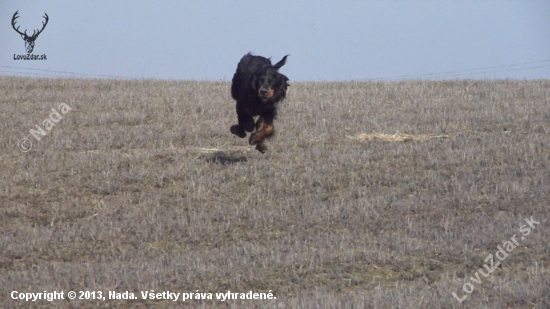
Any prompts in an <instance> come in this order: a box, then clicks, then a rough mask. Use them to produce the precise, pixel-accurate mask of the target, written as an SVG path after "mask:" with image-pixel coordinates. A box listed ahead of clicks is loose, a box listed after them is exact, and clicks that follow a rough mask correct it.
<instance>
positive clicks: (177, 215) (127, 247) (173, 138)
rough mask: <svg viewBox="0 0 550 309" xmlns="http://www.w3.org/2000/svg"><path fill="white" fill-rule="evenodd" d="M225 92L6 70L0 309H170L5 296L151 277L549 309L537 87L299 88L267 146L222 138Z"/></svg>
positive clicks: (547, 91)
mask: <svg viewBox="0 0 550 309" xmlns="http://www.w3.org/2000/svg"><path fill="white" fill-rule="evenodd" d="M229 88H230V84H229V83H224V82H175V81H173V82H172V81H147V80H143V81H120V80H69V79H59V80H56V79H30V78H7V77H4V78H0V91H1V92H0V93H2V98H1V100H2V101H1V102H0V112H1V115H2V116H1V117H2V119H1V121H0V126H1V134H0V139H1V140H0V149H1V155H0V165H1V167H2V171H3V177H2V180H0V199H1V201H2V202H1V205H2V206H1V207H0V236H1V238H0V295H2V297H1V298H0V303H1V307H2V308H19V307H25V308H92V307H94V308H95V307H98V306H99V307H105V308H115V307H116V308H148V307H157V308H168V307H179V306H180V305H181V303H172V302H169V301H152V300H147V301H144V300H136V301H124V300H107V301H105V302H103V301H93V300H87V301H86V300H82V301H55V302H45V301H42V302H33V303H26V302H22V301H15V300H12V299H11V298H10V293H11V291H14V290H16V291H21V292H41V291H44V290H46V291H52V290H58V291H59V290H64V291H69V290H76V291H80V290H88V291H93V290H95V291H103V292H104V293H107V291H109V290H116V291H119V292H124V291H130V292H135V293H139V291H146V290H153V289H154V290H155V291H157V292H158V291H168V290H169V291H171V292H193V291H196V290H200V291H201V292H225V291H227V290H231V291H238V292H247V291H250V290H253V291H257V292H267V291H269V290H273V291H274V293H275V295H276V297H277V300H272V301H266V300H256V301H238V300H232V301H226V302H220V301H213V300H204V301H199V300H195V301H190V302H191V304H188V305H191V306H192V307H201V308H210V307H230V308H243V307H261V308H264V307H265V308H321V307H323V308H463V307H465V308H549V307H550V271H549V269H548V263H549V262H550V249H549V247H550V246H549V245H550V222H548V217H549V214H550V208H549V205H548V201H550V190H548V188H549V186H550V166H549V162H550V136H549V133H550V81H442V82H423V81H410V82H399V83H385V82H349V83H320V82H315V83H293V84H292V85H291V88H290V93H289V96H288V99H287V101H285V103H284V104H283V105H282V106H281V108H280V117H279V120H278V121H276V122H275V126H276V129H277V130H278V132H277V136H276V137H275V138H273V139H272V140H270V141H269V142H268V147H269V151H268V153H267V154H265V155H262V154H260V153H259V152H257V151H255V150H253V147H252V146H248V143H247V141H246V140H244V139H239V138H237V137H235V136H233V135H232V134H230V133H229V127H230V125H232V124H234V123H235V122H236V114H235V111H234V103H233V101H232V100H231V98H230V94H229ZM61 102H65V103H67V105H68V106H70V107H71V108H72V110H71V111H70V112H69V113H67V114H65V115H63V119H62V120H60V121H59V123H57V124H56V125H55V127H53V129H52V130H51V132H49V133H48V134H47V136H45V137H43V138H42V140H40V141H36V140H34V138H33V137H30V140H31V141H32V143H33V146H32V149H31V150H30V151H29V152H27V153H22V152H21V151H19V150H18V148H17V143H18V140H19V139H20V138H22V137H24V136H26V135H28V132H29V130H30V129H31V128H33V127H34V126H35V124H41V123H42V121H43V120H44V119H46V118H47V117H48V116H49V114H50V113H51V108H57V107H58V105H59V103H61ZM396 132H397V133H396ZM407 141H411V142H407ZM531 216H533V218H534V219H536V220H537V221H540V222H541V223H540V225H539V227H537V229H536V230H534V231H533V232H532V233H531V234H530V235H528V236H527V237H526V238H525V239H524V240H521V241H520V246H519V247H518V248H515V249H514V251H513V252H512V253H510V255H509V257H508V258H507V259H506V260H505V261H503V262H502V265H501V266H500V267H498V269H497V270H495V271H494V273H493V274H492V275H490V276H489V277H488V278H484V277H481V279H482V282H481V283H479V284H477V283H473V286H474V288H475V290H474V292H473V293H472V294H470V295H469V297H468V299H466V300H465V301H464V303H462V304H460V303H459V302H458V301H456V300H455V299H454V297H453V296H452V295H451V293H452V292H456V293H457V294H458V295H459V296H461V295H464V292H463V291H462V285H463V284H464V283H466V282H472V281H471V280H470V279H469V278H470V277H472V276H474V277H475V273H476V271H477V270H478V269H480V268H482V267H483V264H485V262H484V259H485V258H486V257H487V256H488V255H489V254H490V253H493V254H494V253H495V252H496V251H497V246H498V245H500V244H502V242H503V241H505V240H507V239H509V238H510V237H512V235H514V234H517V235H519V234H520V233H519V227H520V225H522V224H525V223H524V221H523V219H524V218H525V217H531ZM136 295H137V296H139V297H141V296H140V295H139V294H136Z"/></svg>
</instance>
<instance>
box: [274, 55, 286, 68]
mask: <svg viewBox="0 0 550 309" xmlns="http://www.w3.org/2000/svg"><path fill="white" fill-rule="evenodd" d="M286 57H288V55H286V56H284V57H283V59H281V61H279V62H277V63H275V65H274V66H273V68H275V70H278V69H280V68H281V67H282V66H283V65H285V63H286Z"/></svg>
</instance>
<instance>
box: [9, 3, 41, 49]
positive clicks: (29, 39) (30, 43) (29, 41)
mask: <svg viewBox="0 0 550 309" xmlns="http://www.w3.org/2000/svg"><path fill="white" fill-rule="evenodd" d="M17 13H19V10H18V11H17V12H15V14H13V18H12V19H11V26H12V27H13V30H15V31H16V32H17V33H19V34H20V35H21V38H22V39H23V40H25V48H26V49H27V53H29V54H30V53H32V50H33V49H34V41H35V40H36V38H37V37H38V35H39V34H40V33H42V31H44V28H46V25H47V24H48V20H49V17H48V14H46V13H44V15H46V16H43V17H44V19H46V22H42V29H40V30H38V32H36V31H37V30H33V33H32V35H31V36H29V35H28V34H27V29H25V32H21V31H19V26H17V28H15V20H16V19H18V18H19V16H17Z"/></svg>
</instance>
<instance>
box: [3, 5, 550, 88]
mask: <svg viewBox="0 0 550 309" xmlns="http://www.w3.org/2000/svg"><path fill="white" fill-rule="evenodd" d="M0 3H1V5H0V75H10V74H11V75H14V74H15V75H32V76H71V75H70V74H66V73H61V72H74V73H78V74H82V75H76V76H83V77H101V76H100V75H109V76H120V77H125V78H157V79H195V80H230V79H231V77H232V76H233V73H234V71H235V68H236V65H237V62H238V61H239V59H240V58H241V57H242V56H243V55H244V54H245V53H247V52H249V51H252V52H253V53H255V54H259V55H262V56H266V57H273V60H275V61H278V60H279V59H281V58H282V57H283V56H284V55H286V54H290V56H289V58H288V61H287V64H286V65H285V66H284V67H283V68H282V69H281V72H283V73H284V74H286V75H287V76H289V78H290V79H291V80H292V81H316V80H325V81H345V80H369V79H383V80H399V79H407V78H420V79H428V78H429V79H440V78H515V79H535V78H545V79H548V78H550V1H548V0H540V1H531V0H500V1H492V0H483V1H480V0H475V1H472V0H461V1H458V0H456V1H444V0H439V1H435V0H434V1H412V0H410V1H398V0H391V1H352V0H344V1H313V0H308V1H299V0H298V1H291V0H282V1H244V0H233V1H221V0H220V1H213V0H206V1H176V0H164V1H162V0H160V1H142V2H138V1H127V0H124V1H123V0H120V1H116V0H115V1H106V0H97V1H60V0H44V1H8V0H0ZM17 10H19V15H20V18H19V19H18V20H17V22H18V25H20V26H21V28H20V30H24V29H25V28H27V29H29V31H27V32H28V33H29V32H30V33H29V34H32V29H37V28H40V27H41V25H42V21H43V19H42V16H43V15H44V12H46V13H47V14H48V15H49V17H50V20H49V23H48V25H47V26H46V28H45V29H44V31H43V32H42V33H41V34H40V36H39V37H38V38H37V40H36V45H35V48H34V51H33V54H36V55H42V54H46V55H47V60H45V61H23V60H14V59H13V58H14V54H16V55H18V54H26V51H25V44H24V41H23V40H22V39H21V37H20V35H18V34H17V33H16V32H15V31H14V30H13V29H12V27H11V24H10V23H11V18H12V16H13V14H14V13H15V11H17Z"/></svg>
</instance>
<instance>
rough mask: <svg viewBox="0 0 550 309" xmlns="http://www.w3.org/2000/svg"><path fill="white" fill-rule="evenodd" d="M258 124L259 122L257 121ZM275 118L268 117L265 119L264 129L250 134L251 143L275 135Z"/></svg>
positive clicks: (256, 142) (260, 141)
mask: <svg viewBox="0 0 550 309" xmlns="http://www.w3.org/2000/svg"><path fill="white" fill-rule="evenodd" d="M256 124H257V123H256ZM273 131H274V130H273V119H270V118H266V119H264V121H263V129H262V130H260V131H256V133H254V134H252V135H251V136H250V140H249V143H250V145H254V144H258V143H262V142H263V141H264V140H265V139H266V138H268V137H270V136H272V135H273Z"/></svg>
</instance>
